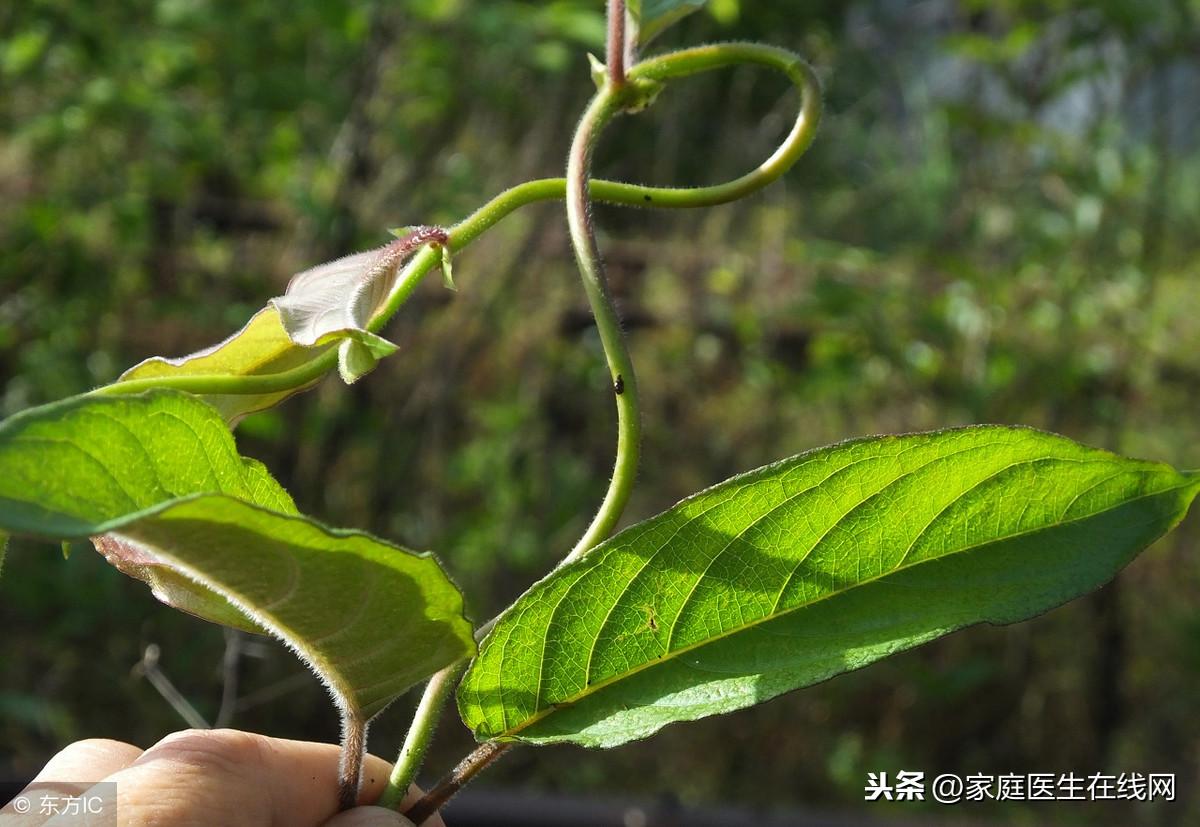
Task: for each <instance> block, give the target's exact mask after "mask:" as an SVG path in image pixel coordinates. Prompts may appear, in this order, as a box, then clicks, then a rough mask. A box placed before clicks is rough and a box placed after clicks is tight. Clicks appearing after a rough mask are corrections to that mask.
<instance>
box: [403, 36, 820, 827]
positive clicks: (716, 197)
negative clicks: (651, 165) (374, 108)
mask: <svg viewBox="0 0 1200 827" xmlns="http://www.w3.org/2000/svg"><path fill="white" fill-rule="evenodd" d="M610 45H611V43H610ZM610 54H611V51H610ZM735 64H757V65H761V66H767V67H770V68H774V69H776V70H778V71H781V72H783V73H784V74H785V75H787V77H788V78H789V79H790V80H791V81H792V82H793V83H794V84H795V85H796V86H797V87H798V88H799V90H800V93H801V96H802V99H801V105H800V113H799V115H798V116H797V118H796V122H795V124H794V125H793V127H792V129H791V131H790V132H789V133H788V136H787V138H786V139H785V140H784V142H783V143H782V144H781V145H780V146H779V147H778V148H777V149H776V150H775V152H774V153H772V155H771V156H770V157H769V158H768V159H767V160H766V161H764V162H763V163H762V164H760V165H759V166H758V167H757V168H756V169H754V170H752V171H750V172H748V173H746V174H745V175H743V176H741V177H740V178H736V179H734V180H732V181H729V182H726V183H724V184H718V185H715V186H708V187H695V188H673V187H644V186H639V185H634V184H621V183H615V182H612V181H603V180H589V166H590V160H591V156H592V152H593V150H594V148H595V145H596V141H597V140H598V138H599V135H600V132H601V130H602V129H603V127H604V126H605V125H606V124H607V123H608V122H609V121H610V120H611V119H612V118H613V117H614V116H615V115H616V114H617V113H618V112H619V111H620V110H621V109H623V108H641V107H642V106H644V105H645V104H647V103H649V101H650V99H651V98H652V96H653V94H654V93H655V92H656V91H657V90H656V88H655V86H656V84H662V83H665V82H666V81H668V80H671V79H675V78H680V77H685V76H687V75H691V74H696V73H699V72H705V71H709V70H713V69H718V68H722V67H725V66H731V65H735ZM627 82H628V85H629V86H630V87H632V91H630V90H629V89H628V88H626V87H625V86H622V87H619V88H614V86H613V84H612V82H611V79H610V80H609V82H607V83H606V84H605V85H604V86H603V88H601V90H600V91H599V93H598V94H597V95H596V97H595V98H593V100H592V102H591V103H590V104H589V106H588V108H587V110H586V112H585V114H584V116H583V118H582V120H581V121H580V125H579V128H578V129H577V131H576V134H575V140H574V142H573V144H572V148H571V154H570V158H569V161H568V168H567V178H566V180H565V182H564V181H563V180H562V179H546V180H543V181H533V182H529V183H528V184H522V185H521V186H519V187H514V188H513V189H511V190H508V191H507V192H505V193H502V194H501V195H499V196H497V197H496V198H495V199H493V200H492V201H491V202H489V203H488V204H486V205H484V206H483V207H482V208H480V209H479V210H478V211H476V212H475V213H474V214H472V215H471V216H470V217H468V218H467V219H466V220H465V221H463V222H462V223H461V224H459V225H457V226H456V227H454V228H452V229H451V231H450V242H449V243H450V246H451V249H458V248H461V246H464V245H465V244H467V243H469V242H470V241H471V240H472V239H474V238H475V237H476V236H477V235H478V234H479V233H482V232H483V231H484V230H486V229H487V228H488V227H490V226H492V225H493V224H495V223H496V222H497V221H499V220H500V219H501V218H503V217H504V216H505V215H507V214H508V213H510V212H512V211H513V210H514V209H516V208H518V207H519V206H521V205H523V204H526V203H531V202H533V201H536V200H543V199H544V198H550V197H559V196H558V193H559V191H560V189H559V188H560V187H561V188H562V192H563V194H564V195H565V196H566V199H567V212H568V221H569V224H570V229H571V240H572V244H573V246H574V248H575V253H576V258H577V259H578V261H579V264H580V270H581V275H582V276H583V280H584V286H585V289H586V291H587V294H588V299H589V302H590V304H591V305H592V309H593V312H594V313H595V315H596V321H597V326H598V328H599V330H600V335H601V341H602V344H603V345H604V351H605V357H606V360H607V361H608V366H609V370H610V372H611V374H612V381H613V392H614V394H615V396H616V399H617V412H618V417H619V419H618V448H617V461H616V466H615V468H614V473H613V478H612V481H611V482H610V484H609V489H608V491H607V493H606V495H605V498H604V501H603V503H602V504H601V507H600V510H599V511H598V512H597V515H596V517H595V518H594V519H593V521H592V523H591V524H590V525H589V527H588V529H587V531H585V533H584V536H583V537H582V538H581V539H580V541H579V542H578V543H577V544H576V546H575V548H574V549H572V551H571V553H570V554H569V555H568V556H567V561H569V560H572V559H575V558H576V557H578V556H580V555H582V554H584V553H585V552H587V551H588V550H589V549H590V548H592V547H593V546H594V545H595V544H596V543H597V542H599V541H600V540H601V539H603V537H605V536H606V535H607V534H608V532H609V531H611V529H612V527H613V526H614V525H615V524H616V521H617V520H618V519H619V517H620V512H621V510H622V508H623V507H624V504H625V502H626V501H627V500H628V496H629V491H630V488H631V486H632V483H633V476H634V474H635V472H636V466H637V455H638V437H639V424H640V423H639V422H638V416H637V414H638V396H637V380H636V376H635V375H634V372H633V366H632V363H631V361H630V358H629V354H628V350H627V348H626V346H625V342H624V337H623V333H622V332H621V328H620V321H619V319H618V317H617V313H616V310H615V308H614V306H613V304H612V301H611V296H610V295H609V292H608V287H607V283H606V282H605V280H604V274H603V264H602V263H601V259H600V255H599V250H598V248H597V245H596V241H595V235H594V232H593V230H592V226H591V215H590V210H589V196H590V197H591V198H592V199H595V200H599V201H607V202H610V203H615V204H626V205H637V206H647V207H667V208H689V207H707V206H713V205H716V204H723V203H727V202H729V201H735V200H737V199H739V198H743V197H745V196H746V195H749V194H750V193H752V192H755V191H757V190H758V189H761V188H762V187H764V186H766V185H767V184H769V183H771V182H772V181H774V180H776V179H777V178H779V176H781V175H783V173H784V172H786V171H787V170H788V169H789V168H790V167H791V166H792V165H793V164H794V163H795V162H796V160H797V159H798V158H799V157H800V156H801V155H803V154H804V152H805V150H807V149H808V147H809V145H810V144H811V143H812V140H813V137H814V136H815V134H816V128H817V124H818V123H819V121H820V117H821V94H820V86H819V83H818V81H817V79H816V76H815V74H814V73H813V71H812V69H811V68H810V67H809V66H808V64H807V63H805V62H804V61H803V60H802V59H801V58H799V57H798V56H797V55H795V54H793V53H791V52H788V51H786V50H783V49H778V48H775V47H771V46H762V45H758V44H746V43H729V44H718V45H714V46H701V47H698V48H694V49H687V50H684V51H680V52H674V53H672V54H668V55H663V56H661V57H656V58H653V59H651V60H647V61H644V62H642V63H639V64H637V65H636V66H634V67H633V68H632V69H630V70H629V73H628V75H627ZM551 193H553V194H551ZM434 263H435V258H434V255H433V254H432V253H429V252H426V251H423V252H422V253H421V254H419V255H418V257H417V259H415V260H414V261H413V262H412V263H411V264H410V265H409V266H408V268H407V271H406V272H407V273H412V274H413V275H412V276H409V278H420V277H421V276H423V275H424V273H425V272H428V270H429V269H430V268H432V267H433V265H434ZM404 279H405V276H403V275H402V277H401V284H403V282H404ZM401 290H402V288H401V289H398V290H397V291H396V292H395V293H394V294H393V298H394V299H397V300H398V301H403V298H404V297H405V296H406V294H405V296H400V295H399V294H400V293H401ZM397 306H398V305H397ZM391 312H394V310H393V311H391ZM386 315H388V316H390V312H388V313H386ZM490 625H491V624H488V626H490ZM486 628H487V627H485V629H486ZM483 631H484V630H481V632H483ZM480 636H481V637H482V635H480ZM462 670H463V665H462V664H457V665H455V666H452V667H448V668H447V669H446V670H443V672H441V673H439V674H438V675H437V676H435V677H434V678H433V679H432V680H431V681H430V683H429V686H428V687H427V688H426V692H425V697H424V698H423V699H422V702H421V705H420V707H419V710H418V714H417V717H416V720H414V729H415V728H417V727H418V726H427V727H432V725H433V722H435V721H436V717H437V710H439V709H440V708H441V706H442V705H443V704H444V703H445V701H446V700H447V699H448V698H449V694H450V692H449V689H448V688H447V687H448V686H449V685H450V684H452V683H454V682H457V680H458V677H459V675H460V674H461V673H462ZM423 737H424V736H423V735H420V734H418V735H414V734H413V732H412V731H411V730H410V733H409V737H408V740H406V742H405V751H407V749H408V745H409V743H410V742H414V743H415V742H418V741H419V740H420V739H421V738H423ZM510 746H511V745H510V744H508V743H503V744H501V743H495V742H488V743H484V744H481V745H480V746H479V747H477V748H476V749H475V750H474V751H473V752H471V754H470V755H468V756H467V757H466V758H464V759H463V760H462V761H461V762H460V763H459V765H458V766H457V767H455V769H454V770H453V771H452V772H451V773H450V774H449V775H447V776H446V777H445V778H444V779H443V780H442V781H440V782H439V783H438V784H437V786H435V787H434V788H433V789H432V790H430V791H429V793H428V794H427V795H425V796H424V797H423V798H422V799H421V800H420V801H418V802H417V803H416V804H415V805H414V806H413V807H412V808H410V809H409V811H408V815H409V817H410V818H412V819H413V820H415V821H416V822H417V823H418V824H419V823H420V822H421V820H423V819H425V818H427V817H428V816H429V815H431V814H432V813H433V812H435V811H436V810H437V809H438V808H439V807H440V806H441V805H442V804H444V803H445V802H447V801H449V800H450V798H451V797H452V796H453V795H454V794H455V793H457V792H458V790H460V789H461V788H462V787H463V786H464V785H465V784H466V783H467V782H468V781H470V780H471V778H473V777H475V776H476V775H477V774H478V773H479V772H481V771H482V770H483V769H485V768H486V767H487V766H489V765H490V764H491V763H492V762H493V761H495V760H496V759H497V758H498V757H500V755H502V754H503V753H504V752H505V751H506V750H507V749H508V748H509V747H510ZM405 751H402V753H401V759H400V761H399V762H398V763H397V767H398V768H399V767H400V766H401V765H403V766H404V772H402V773H393V779H392V781H402V782H404V784H403V786H400V785H399V784H398V785H396V786H395V787H393V786H392V785H391V784H389V789H388V791H387V792H386V793H385V796H389V801H396V800H400V798H402V797H403V792H404V791H405V790H406V789H407V781H410V780H411V778H412V774H415V772H416V767H415V766H412V764H411V762H410V761H406V756H405Z"/></svg>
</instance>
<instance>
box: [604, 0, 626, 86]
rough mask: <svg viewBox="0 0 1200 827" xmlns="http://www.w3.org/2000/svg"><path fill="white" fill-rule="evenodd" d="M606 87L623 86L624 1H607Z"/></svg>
mask: <svg viewBox="0 0 1200 827" xmlns="http://www.w3.org/2000/svg"><path fill="white" fill-rule="evenodd" d="M605 59H606V61H607V63H608V85H609V86H611V87H612V88H613V89H620V88H621V87H622V86H624V85H625V0H608V52H607V54H606V56H605Z"/></svg>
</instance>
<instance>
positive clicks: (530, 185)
mask: <svg viewBox="0 0 1200 827" xmlns="http://www.w3.org/2000/svg"><path fill="white" fill-rule="evenodd" d="M737 63H752V64H758V65H762V66H766V67H769V68H773V69H776V70H778V71H781V72H783V73H784V74H786V75H787V76H788V77H789V79H791V80H792V82H793V83H794V84H795V85H796V86H797V88H798V89H799V90H800V93H801V95H802V101H801V108H800V113H799V115H798V117H797V119H796V122H795V125H794V126H793V127H792V130H791V132H790V133H789V134H788V136H787V139H786V140H785V141H784V143H783V144H782V145H781V146H780V147H779V148H778V149H777V150H776V151H775V152H774V153H773V154H772V155H771V157H770V158H769V159H768V160H767V161H765V162H764V163H763V164H762V165H760V166H759V167H758V168H757V169H755V170H752V171H751V172H749V173H747V174H746V175H743V176H742V177H741V178H738V179H735V180H734V181H730V182H728V183H725V184H718V185H716V186H710V187H695V188H673V187H645V186H639V185H636V184H624V183H618V182H614V181H604V180H592V181H587V182H585V185H586V187H587V191H588V193H589V194H590V195H591V197H592V198H593V199H595V200H598V201H604V202H607V203H612V204H622V205H627V206H651V207H664V208H695V207H707V206H714V205H717V204H723V203H726V202H729V201H733V200H736V199H738V198H741V197H743V196H745V195H746V194H748V193H750V192H753V191H755V190H757V189H759V188H761V187H764V186H766V185H767V184H769V183H771V182H772V181H774V180H775V179H776V178H778V177H779V176H780V175H782V174H783V173H784V172H785V171H787V169H788V168H789V167H790V166H791V165H792V164H794V163H795V162H796V160H797V159H798V158H799V157H800V156H801V155H803V154H804V151H805V150H806V149H807V148H808V146H809V145H810V144H811V143H812V139H813V136H814V135H815V132H816V127H817V124H818V122H819V120H820V115H821V96H820V87H819V84H818V82H817V79H816V76H815V75H814V74H813V72H812V70H811V69H810V68H809V67H808V65H807V64H806V63H804V62H803V61H802V60H801V59H800V58H799V57H797V56H796V55H794V54H792V53H791V52H787V51H784V50H782V49H776V48H773V47H769V46H759V45H752V44H726V45H720V46H706V47H700V48H698V49H689V50H686V51H684V52H677V53H675V54H672V55H666V56H663V57H660V58H655V59H653V60H650V61H646V62H644V63H641V64H638V66H637V67H635V68H634V69H633V71H632V72H631V75H632V76H634V77H639V76H645V77H646V78H648V79H653V80H658V81H665V80H668V79H670V78H671V77H674V76H675V73H678V74H679V75H680V76H683V75H688V74H694V73H697V72H703V71H708V70H711V69H717V68H721V67H723V66H729V65H733V64H737ZM595 105H596V104H595V103H593V106H595ZM589 112H591V108H589ZM585 117H586V116H585ZM593 137H594V136H593ZM572 156H573V157H574V153H572ZM579 160H580V161H585V160H586V158H580V159H579ZM583 166H586V164H583ZM566 192H567V181H566V180H564V179H562V178H548V179H543V180H538V181H530V182H527V183H525V184H521V185H519V186H516V187H513V188H512V189H509V190H506V191H505V192H502V193H501V194H500V195H498V196H496V197H495V198H493V199H492V200H491V201H489V202H488V203H487V204H485V205H484V206H482V207H480V208H479V209H478V210H476V211H475V212H474V213H472V214H471V215H470V216H468V217H467V218H466V219H465V220H463V221H462V222H460V223H459V224H457V225H455V226H454V227H452V228H451V229H450V231H449V238H448V241H447V243H448V245H449V246H450V248H451V250H453V251H457V250H461V249H462V248H463V247H466V246H467V245H468V244H470V243H471V242H472V241H474V240H475V239H476V238H478V237H479V236H480V235H481V234H482V233H484V232H485V231H487V230H488V229H489V228H491V227H493V226H494V225H495V224H497V223H498V222H499V221H501V220H502V219H503V218H504V217H505V216H507V215H510V214H511V213H513V212H514V211H516V210H517V209H519V208H521V207H523V206H525V205H527V204H532V203H536V202H538V201H546V200H553V199H556V198H561V197H563V196H564V195H566ZM575 197H576V199H577V201H576V204H577V207H578V197H579V193H578V192H576V193H575ZM584 204H585V207H584V209H583V211H582V214H583V216H584V217H586V215H587V210H586V198H585V199H584ZM438 262H439V257H438V256H437V255H436V253H435V252H434V251H431V250H422V251H421V252H419V253H418V254H417V256H416V257H415V258H414V259H413V261H411V262H410V263H409V264H408V266H407V267H406V268H405V271H404V272H403V273H402V274H401V276H400V278H399V279H398V280H397V284H396V287H395V288H394V289H393V293H392V295H391V297H390V299H389V302H388V305H387V306H386V307H385V308H384V309H383V310H382V311H381V312H380V313H379V315H378V316H377V318H376V321H377V323H378V327H382V326H383V324H384V323H386V321H387V319H389V318H390V317H391V315H392V314H393V313H395V311H396V310H397V309H398V308H399V307H400V305H401V304H402V303H403V302H404V300H405V299H406V298H407V297H408V295H409V294H410V293H411V292H412V290H413V289H415V287H416V284H417V283H418V282H419V281H420V279H421V278H422V277H423V276H424V275H425V274H426V273H428V272H429V271H430V270H431V269H433V268H434V267H435V266H436V265H437V264H438ZM614 315H615V314H614ZM613 322H614V327H615V326H616V325H615V318H614V319H613ZM378 327H375V323H373V325H372V329H373V330H378ZM616 329H617V331H618V333H619V327H617V328H616ZM620 379H621V381H620V382H619V383H618V382H617V380H616V377H614V380H613V384H614V392H615V391H616V389H617V387H618V385H619V386H620V387H621V391H622V392H621V393H619V394H617V400H618V405H620V404H621V398H622V397H624V396H626V394H628V393H629V392H630V386H631V385H633V383H634V381H635V379H634V375H633V372H632V370H631V371H629V376H628V377H625V376H624V375H621V376H620ZM636 392H637V391H636V387H635V388H633V393H634V394H636ZM631 407H632V409H633V411H634V412H636V402H635V403H634V405H633V406H631ZM634 421H635V422H636V417H634ZM597 533H598V532H592V531H589V532H588V534H591V535H593V536H595V535H596V534H597ZM585 538H586V535H585ZM583 542H584V541H583V540H581V543H580V545H579V546H577V548H582V547H584V546H583V545H582V544H583ZM573 553H574V552H573ZM490 626H491V624H490V623H489V624H487V625H485V626H484V627H483V628H481V629H480V634H479V635H477V637H482V634H483V633H484V632H485V631H486V630H487V629H488V628H490ZM464 665H465V662H463V663H459V664H456V665H453V666H450V667H447V668H446V669H445V670H443V671H442V672H441V673H439V674H438V675H436V676H435V677H434V678H433V679H431V681H430V683H429V685H428V686H427V687H426V689H425V694H424V696H423V697H422V699H421V703H420V705H419V706H418V711H417V714H416V717H415V718H414V721H413V725H412V727H411V728H410V730H409V733H408V736H407V737H406V739H405V744H404V747H403V748H402V750H401V753H400V758H399V759H397V764H396V769H395V770H394V771H393V773H392V777H391V779H390V780H389V784H388V789H387V790H386V791H385V794H384V795H385V798H386V799H387V800H388V801H389V802H390V803H391V806H395V802H398V801H401V800H403V797H404V794H405V792H406V791H407V789H408V784H410V783H411V781H412V779H413V777H414V776H415V774H416V772H417V770H418V769H419V765H420V761H421V758H422V757H423V752H424V749H425V746H426V745H427V744H428V738H429V733H430V732H431V730H432V728H433V726H434V724H435V723H436V720H437V717H438V714H439V713H440V711H441V709H442V708H443V707H444V706H445V703H446V701H447V700H448V699H449V696H450V690H451V689H452V687H453V684H454V683H455V682H456V681H457V680H458V677H459V675H461V673H462V670H463V668H464ZM456 789H457V788H456ZM434 792H436V790H435V791H434ZM452 794H453V793H452V792H451V793H450V795H452ZM431 795H433V793H431ZM448 798H449V795H446V796H445V797H444V798H442V799H441V800H442V801H445V800H446V799H448Z"/></svg>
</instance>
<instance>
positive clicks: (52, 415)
mask: <svg viewBox="0 0 1200 827" xmlns="http://www.w3.org/2000/svg"><path fill="white" fill-rule="evenodd" d="M0 529H2V530H5V531H10V532H13V533H17V534H23V535H28V536H34V537H40V538H44V539H50V540H61V539H75V538H83V537H91V538H92V540H93V543H94V544H95V545H96V548H97V550H99V551H100V552H101V553H103V554H104V555H105V557H106V558H107V559H108V560H109V562H111V563H113V565H115V566H116V567H117V568H119V569H121V570H122V571H124V572H125V573H127V574H130V575H132V576H134V577H137V578H139V579H141V580H144V581H146V582H147V583H149V584H150V586H151V587H152V589H153V590H154V593H155V595H156V596H157V597H158V598H159V599H160V600H163V601H164V602H166V603H168V604H169V605H172V606H175V607H177V608H181V609H183V610H185V611H189V612H192V613H193V614H196V615H199V616H200V617H203V618H206V619H208V620H213V621H216V622H219V623H225V624H227V625H232V626H237V627H239V628H244V629H248V630H250V631H258V632H269V633H271V634H274V635H275V636H277V637H279V638H280V639H282V640H283V641H284V642H285V643H287V644H288V645H289V646H290V647H291V648H293V649H294V650H296V651H297V652H298V653H299V654H300V655H301V657H303V658H304V660H305V661H306V662H308V663H309V665H311V666H312V667H313V669H314V670H315V671H316V672H317V674H318V675H319V676H320V677H321V678H322V679H323V680H324V681H325V682H326V683H327V684H328V685H329V687H330V688H331V690H332V692H333V694H334V697H335V700H336V701H337V702H338V703H339V705H341V706H342V707H343V708H346V709H348V710H351V711H353V712H355V713H356V714H359V715H363V716H366V717H369V716H370V715H373V714H374V713H375V712H378V711H379V710H380V709H382V707H383V706H384V705H386V704H387V703H388V702H389V701H390V700H391V699H392V698H394V697H395V696H396V695H397V694H398V693H400V692H402V691H404V690H405V689H407V688H408V687H409V686H411V685H412V684H413V683H415V682H416V681H418V680H420V679H421V678H423V677H426V676H428V675H430V674H432V673H433V672H435V671H437V670H438V669H440V668H441V667H443V666H446V665H447V664H449V663H451V662H452V661H454V660H457V659H459V658H461V657H463V656H466V655H468V654H470V653H471V652H472V651H473V649H474V642H473V639H472V635H471V626H470V624H469V623H468V622H467V621H466V619H465V618H464V617H463V615H462V598H461V595H459V593H458V590H457V589H456V588H455V586H454V585H453V583H452V582H451V581H450V580H449V578H448V577H447V576H446V574H445V573H444V572H443V571H442V569H441V567H440V566H439V565H438V563H437V561H436V560H435V559H434V558H433V557H431V556H429V555H419V554H414V553H413V552H410V551H407V550H405V549H402V548H399V547H397V546H393V545H390V544H387V543H384V542H382V541H380V540H377V539H375V538H372V537H369V536H367V535H365V534H361V533H357V532H339V531H334V530H331V529H328V528H325V527H324V526H322V525H320V524H318V523H316V522H314V521H312V520H309V519H306V518H304V517H300V516H298V515H296V514H295V507H294V505H293V504H292V501H291V498H290V497H288V495H287V493H286V492H285V491H284V490H283V489H282V488H281V487H280V486H279V485H278V483H276V482H275V481H274V480H273V479H272V478H271V477H270V475H269V474H268V473H267V472H266V470H265V469H264V468H263V466H262V465H261V464H260V463H258V462H256V461H254V460H249V459H245V458H243V457H241V456H239V455H238V453H237V450H236V447H235V445H234V442H233V437H232V435H231V434H230V432H229V430H228V428H227V427H226V426H225V423H224V421H223V420H222V418H221V416H220V414H219V413H218V412H217V411H216V410H215V409H214V408H212V407H211V406H209V405H207V404H205V403H204V402H201V401H200V400H199V399H197V398H195V397H193V396H190V395H188V394H183V393H178V392H174V391H154V392H150V393H146V394H140V395H132V396H93V397H80V398H76V399H71V400H67V401H65V402H60V403H57V404H54V405H48V406H46V407H44V408H38V409H34V410H32V411H27V412H25V413H23V414H20V415H18V416H15V417H12V418H11V419H9V420H6V421H5V422H4V423H2V424H0Z"/></svg>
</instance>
